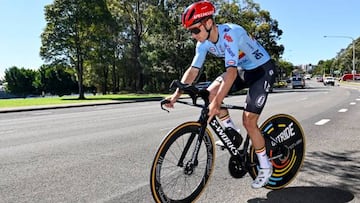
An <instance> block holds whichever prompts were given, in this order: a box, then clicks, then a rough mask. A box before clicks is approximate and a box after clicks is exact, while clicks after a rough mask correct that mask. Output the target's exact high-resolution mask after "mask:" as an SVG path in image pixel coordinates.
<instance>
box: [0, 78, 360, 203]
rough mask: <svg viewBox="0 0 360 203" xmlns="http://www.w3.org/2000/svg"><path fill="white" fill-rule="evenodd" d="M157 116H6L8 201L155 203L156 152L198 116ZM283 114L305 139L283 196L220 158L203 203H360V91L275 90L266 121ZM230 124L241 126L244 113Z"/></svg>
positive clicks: (155, 106) (2, 136) (106, 111)
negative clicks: (234, 173)
mask: <svg viewBox="0 0 360 203" xmlns="http://www.w3.org/2000/svg"><path fill="white" fill-rule="evenodd" d="M244 98H245V97H244V96H233V97H228V98H226V103H232V104H243V101H244ZM159 107H160V106H159V103H158V102H141V103H128V104H113V105H101V106H91V107H76V108H66V109H49V110H41V111H26V112H17V113H6V114H0V202H16V203H22V202H36V203H41V202H105V203H115V202H136V203H139V202H144V203H145V202H146V203H147V202H153V200H152V197H151V194H150V189H149V172H150V165H151V162H152V159H153V155H154V153H155V151H156V148H157V146H158V145H159V143H160V141H161V140H162V138H163V137H164V135H165V134H166V133H167V132H168V131H169V130H170V129H171V128H173V127H175V126H176V125H178V124H180V123H182V122H184V121H189V120H196V119H197V117H198V112H199V111H198V109H197V108H194V107H188V106H184V105H182V104H177V105H176V108H175V109H174V110H172V111H171V113H166V112H164V111H162V110H160V108H159ZM275 113H288V114H291V115H293V116H294V117H296V118H297V119H298V120H299V121H300V123H301V124H302V126H303V128H304V131H305V133H306V138H307V140H306V141H307V145H306V147H307V152H306V159H305V161H304V166H303V168H302V170H301V171H300V173H299V174H298V176H297V178H296V179H295V180H294V181H293V182H292V183H291V184H290V185H289V186H288V187H287V188H285V189H283V190H279V191H270V190H267V189H259V190H253V189H251V187H250V183H251V178H250V177H249V176H248V175H246V176H245V177H244V178H242V179H233V178H232V177H231V176H230V175H229V173H228V169H227V163H228V158H229V155H228V154H227V152H225V151H220V150H217V153H216V161H215V172H214V173H213V176H212V178H211V180H210V181H211V182H210V184H209V186H208V187H207V188H206V191H205V192H204V193H203V194H202V196H201V197H200V199H199V201H198V202H241V203H242V202H248V203H255V202H261V203H275V202H276V203H285V202H286V203H287V202H292V203H293V202H301V203H310V202H311V203H314V202H320V203H321V202H324V203H325V202H326V203H331V202H334V203H345V202H360V184H359V183H360V173H359V172H360V149H359V146H360V137H359V131H360V127H359V121H360V119H359V118H360V90H359V89H357V88H354V87H339V86H335V87H324V86H322V85H321V84H319V83H316V82H308V85H307V88H305V89H296V90H292V89H282V90H277V91H276V92H275V93H273V94H271V95H270V97H269V100H268V103H267V106H266V107H265V110H264V112H263V115H262V116H261V120H265V119H266V118H267V117H269V116H270V115H272V114H275ZM231 115H232V117H233V119H234V120H237V121H239V122H238V123H237V124H238V126H240V118H241V112H236V111H232V112H231ZM242 132H243V133H244V129H242Z"/></svg>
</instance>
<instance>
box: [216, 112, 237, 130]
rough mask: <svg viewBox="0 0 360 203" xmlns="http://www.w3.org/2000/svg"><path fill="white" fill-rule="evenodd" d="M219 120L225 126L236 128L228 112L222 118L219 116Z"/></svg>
mask: <svg viewBox="0 0 360 203" xmlns="http://www.w3.org/2000/svg"><path fill="white" fill-rule="evenodd" d="M220 120H221V122H222V124H223V125H224V127H225V128H227V127H232V128H233V129H235V130H236V127H235V124H234V123H233V122H232V120H231V118H230V115H229V114H228V115H226V116H224V117H222V118H220Z"/></svg>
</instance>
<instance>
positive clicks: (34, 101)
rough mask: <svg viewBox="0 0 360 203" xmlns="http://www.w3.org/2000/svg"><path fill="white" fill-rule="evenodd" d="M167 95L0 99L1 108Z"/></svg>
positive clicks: (149, 97)
mask: <svg viewBox="0 0 360 203" xmlns="http://www.w3.org/2000/svg"><path fill="white" fill-rule="evenodd" d="M165 96H166V95H160V94H112V95H95V96H86V99H84V100H79V99H78V97H77V96H63V97H39V98H25V99H24V98H17V99H0V109H1V108H12V107H26V106H41V105H57V104H77V103H85V102H86V103H89V102H100V101H104V102H106V101H121V100H136V99H151V98H162V97H165Z"/></svg>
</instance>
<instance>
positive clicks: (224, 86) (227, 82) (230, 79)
mask: <svg viewBox="0 0 360 203" xmlns="http://www.w3.org/2000/svg"><path fill="white" fill-rule="evenodd" d="M237 74H238V71H237V67H235V66H230V67H227V68H226V74H225V77H224V79H223V81H222V82H221V84H220V87H219V90H218V91H217V93H216V95H215V97H214V98H213V100H212V101H211V103H210V105H209V114H208V115H209V120H208V121H210V120H211V119H212V117H214V116H215V115H218V114H219V113H220V106H221V103H222V101H223V100H224V98H225V97H226V95H227V94H228V92H229V90H230V88H231V86H232V84H233V83H234V81H235V79H236V77H237Z"/></svg>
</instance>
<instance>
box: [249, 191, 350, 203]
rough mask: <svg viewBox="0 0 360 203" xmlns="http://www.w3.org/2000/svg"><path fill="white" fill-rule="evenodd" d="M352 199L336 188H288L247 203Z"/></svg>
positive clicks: (337, 202) (326, 202) (338, 202)
mask: <svg viewBox="0 0 360 203" xmlns="http://www.w3.org/2000/svg"><path fill="white" fill-rule="evenodd" d="M353 199H354V195H353V194H352V193H351V192H349V191H345V190H341V189H338V188H332V187H289V188H284V189H282V190H274V191H271V192H269V193H268V194H267V199H262V198H255V199H251V200H248V203H289V202H291V203H314V202H316V203H346V202H349V201H351V200H353Z"/></svg>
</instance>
